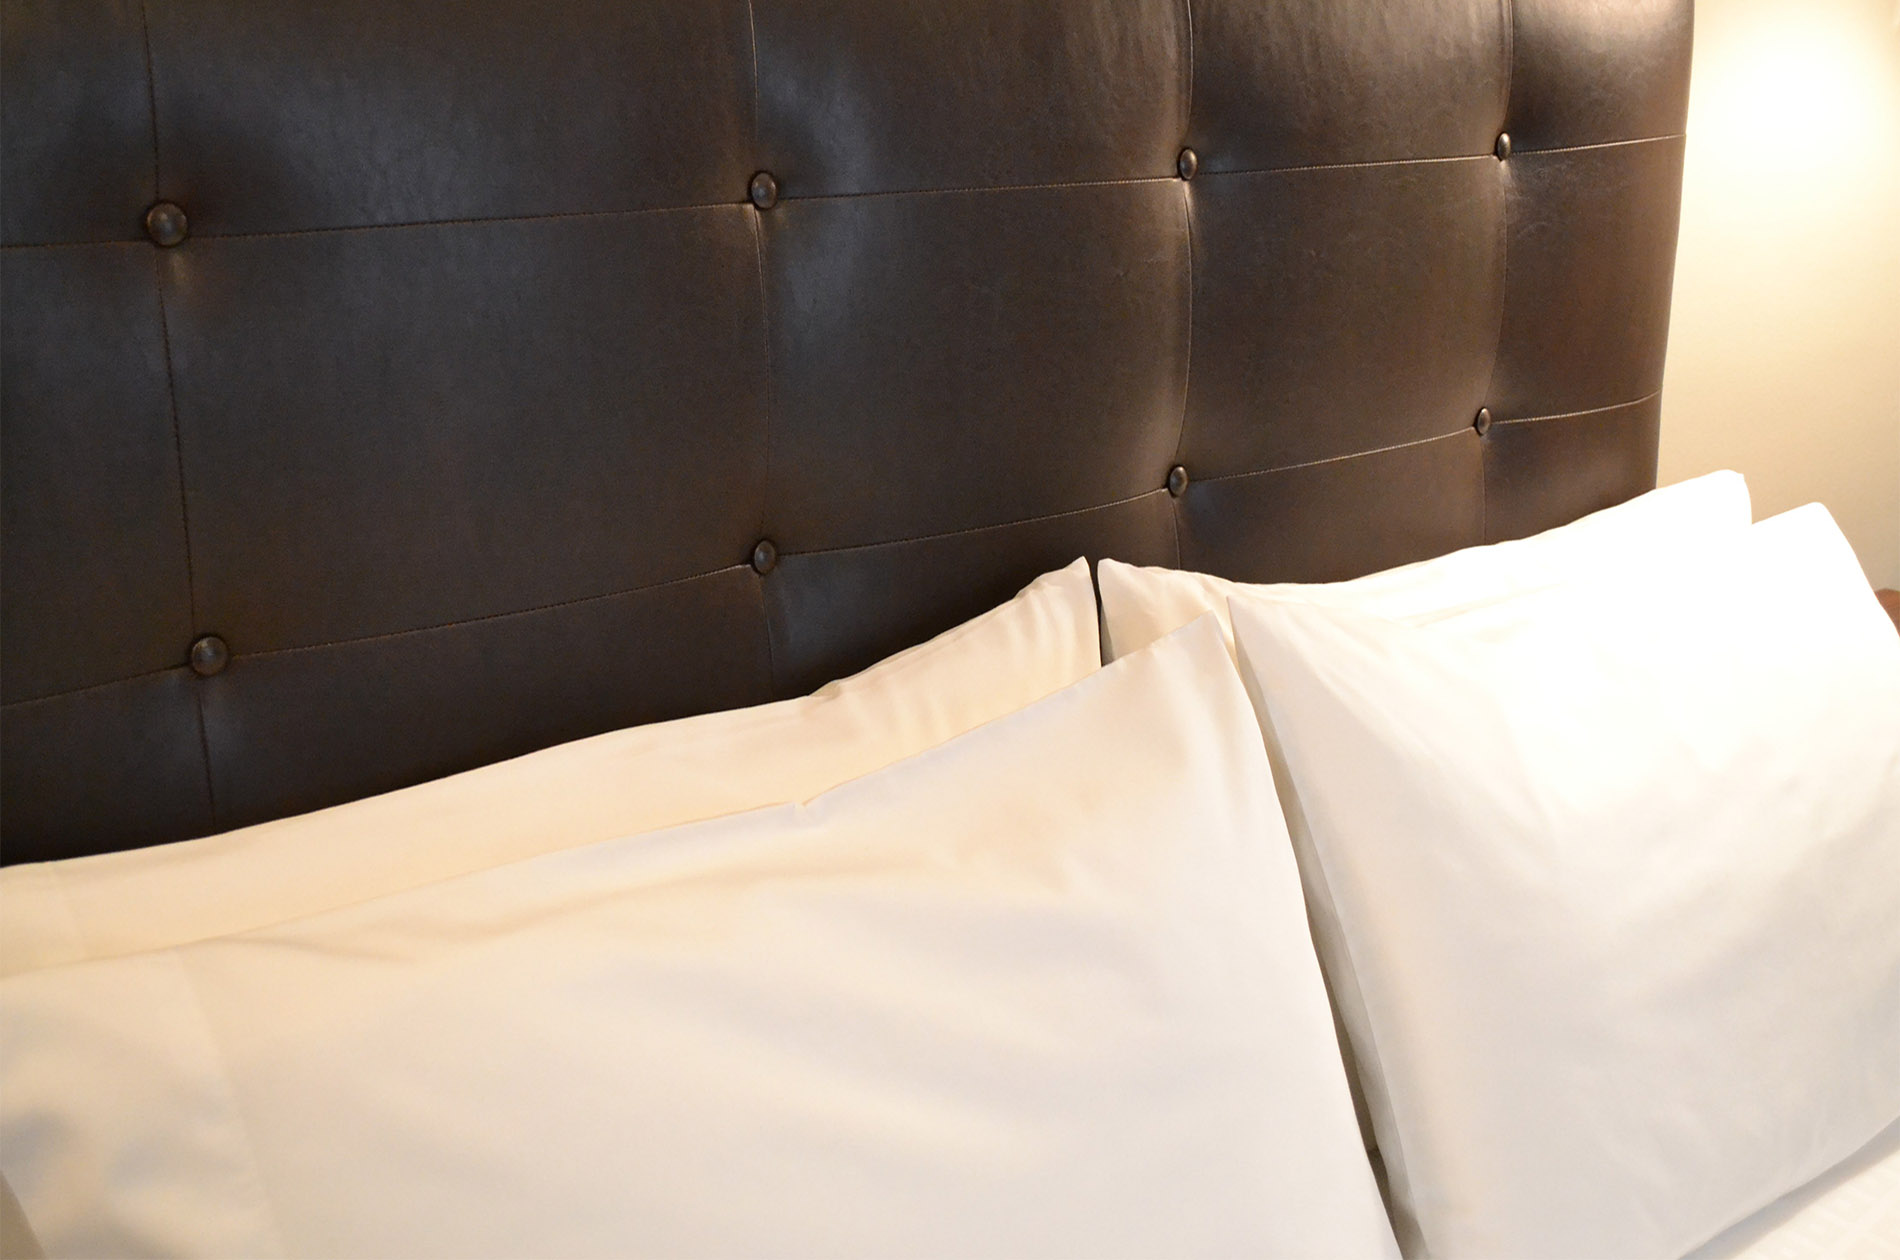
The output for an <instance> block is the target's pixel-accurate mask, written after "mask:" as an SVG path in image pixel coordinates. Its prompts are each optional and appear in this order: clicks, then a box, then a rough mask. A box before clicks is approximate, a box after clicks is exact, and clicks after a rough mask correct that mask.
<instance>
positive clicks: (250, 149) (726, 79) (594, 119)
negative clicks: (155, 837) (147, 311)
mask: <svg viewBox="0 0 1900 1260" xmlns="http://www.w3.org/2000/svg"><path fill="white" fill-rule="evenodd" d="M451 15H452V17H451ZM151 28H152V64H153V71H154V74H155V76H156V93H155V94H156V98H157V105H158V135H159V151H160V156H161V158H162V162H161V168H160V169H161V180H162V194H163V195H164V196H165V197H166V198H168V199H170V200H172V201H176V202H179V203H180V204H181V205H184V206H185V208H186V209H187V210H188V211H189V212H190V214H191V217H192V223H193V231H194V232H195V233H197V234H199V235H204V234H207V233H235V232H286V231H300V230H305V229H309V228H323V227H359V226H364V225H367V224H389V223H416V222H423V221H427V220H444V219H473V218H497V217H504V216H518V215H542V214H574V213H600V212H603V211H617V210H632V209H639V208H645V207H653V206H685V205H702V204H706V203H710V202H733V203H737V202H739V201H741V200H743V199H744V196H745V186H746V181H747V180H748V179H750V178H751V177H752V164H751V157H752V155H751V152H750V149H751V140H752V136H751V132H752V100H751V98H752V82H751V80H752V64H751V48H750V36H749V34H748V30H747V23H746V4H745V0H640V3H638V4H625V3H620V2H619V0H562V2H561V3H559V4H519V3H514V2H512V0H456V3H455V5H454V6H453V9H452V10H445V9H444V8H443V7H442V6H441V5H440V4H434V3H428V2H427V0H334V2H332V3H326V4H322V5H311V4H307V3H300V2H299V0H152V3H151Z"/></svg>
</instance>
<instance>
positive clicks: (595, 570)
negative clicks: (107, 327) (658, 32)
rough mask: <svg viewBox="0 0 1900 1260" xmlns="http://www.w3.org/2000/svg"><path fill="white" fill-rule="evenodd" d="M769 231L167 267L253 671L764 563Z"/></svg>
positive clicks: (727, 229)
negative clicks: (281, 657) (312, 649)
mask: <svg viewBox="0 0 1900 1260" xmlns="http://www.w3.org/2000/svg"><path fill="white" fill-rule="evenodd" d="M751 213H752V212H751V211H750V210H749V209H743V208H740V207H737V206H733V207H719V208H715V209H710V210H692V211H676V212H665V213H647V214H634V215H625V216H601V217H596V218H585V219H561V220H540V221H529V222H513V223H506V222H504V223H482V224H468V225H462V226H459V227H453V228H450V227H426V228H403V229H391V230H379V231H372V232H351V233H311V234H306V235H301V236H295V237H286V238H278V239H270V240H212V241H193V242H191V243H189V244H187V245H185V246H183V247H181V248H180V249H177V250H172V251H168V252H167V253H166V254H165V255H164V260H165V261H166V262H167V263H169V264H174V266H173V267H172V268H170V271H171V274H170V275H169V277H168V282H167V291H168V294H169V298H168V301H169V305H170V310H171V338H172V349H173V352H174V355H175V357H176V371H177V388H178V408H179V419H180V425H181V431H182V436H183V445H184V463H185V470H186V477H187V479H188V485H189V488H190V493H191V514H192V528H193V531H194V534H195V538H194V551H193V556H194V561H195V563H196V566H197V572H198V583H199V588H200V591H201V592H202V594H201V597H200V613H201V618H202V620H203V621H204V622H205V624H204V626H203V627H202V628H203V629H205V630H211V631H216V632H217V633H219V634H221V635H223V636H224V638H225V639H226V640H227V641H228V642H229V643H230V645H231V649H232V651H233V652H235V653H237V654H238V655H239V656H243V655H245V654H247V653H252V652H259V651H267V650H271V649H276V648H285V647H299V646H307V645H310V644H317V643H327V642H331V641H333V640H338V639H349V638H356V637H359V636H362V635H369V634H385V633H390V632H393V631H399V630H413V629H418V628H421V627H424V626H431V625H439V624H442V623H445V622H452V621H459V620H463V619H466V618H469V617H481V616H488V615H491V614H495V613H502V612H511V611H517V610H520V609H523V608H533V607H538V606H541V605H546V604H553V603H558V602H560V601H562V600H572V599H582V598H587V597H590V596H597V595H605V594H609V593H612V592H615V591H623V590H629V589H632V588H635V587H641V586H647V585H651V584H652V583H655V582H660V581H666V580H670V579H674V578H681V577H687V576H690V575H692V574H695V573H705V572H709V571H711V570H714V569H719V568H723V567H725V566H727V565H730V564H736V563H739V562H740V561H741V560H743V558H744V557H745V556H746V554H747V553H748V552H749V551H750V550H751V547H752V544H753V542H754V540H755V538H756V531H757V528H758V518H759V510H760V504H761V502H762V478H763V476H764V454H765V452H764V442H765V428H764V426H765V416H764V380H763V376H762V374H761V373H760V371H759V368H758V360H759V353H760V350H759V347H760V345H761V332H760V327H759V297H758V266H757V258H756V251H755V246H754V241H753V237H752V232H751V225H750V223H749V222H748V219H749V216H750V215H751ZM686 449H690V450H691V451H692V452H693V455H692V459H691V461H690V463H687V464H684V465H682V464H680V463H679V462H677V460H676V459H675V453H676V452H678V451H681V450H686ZM661 540H664V542H662V541H661Z"/></svg>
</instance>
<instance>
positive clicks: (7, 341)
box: [0, 0, 1690, 862]
mask: <svg viewBox="0 0 1900 1260" xmlns="http://www.w3.org/2000/svg"><path fill="white" fill-rule="evenodd" d="M1689 10H1690V5H1689V0H1515V3H1513V2H1512V0H1362V2H1358V3H1340V2H1339V0H750V2H749V3H748V0H637V2H636V0H545V2H543V3H535V4H523V3H520V2H519V0H466V2H464V3H459V4H455V5H447V6H445V5H441V4H435V3H424V2H422V0H332V2H330V3H323V4H318V3H312V2H310V0H145V2H144V3H140V2H139V0H4V10H3V11H4V28H3V29H0V52H3V54H4V67H3V73H4V78H3V80H0V141H3V146H0V166H3V168H4V169H3V175H0V210H3V211H4V215H3V217H4V246H5V249H4V256H3V258H0V302H3V310H0V341H3V342H4V363H3V364H0V371H3V373H4V375H3V376H0V389H3V391H4V441H3V444H0V459H3V463H4V498H3V499H0V507H3V509H4V518H5V519H4V538H3V541H0V576H3V579H4V589H3V590H0V611H3V613H4V646H3V651H0V662H3V669H0V691H3V694H0V701H3V702H4V710H3V712H0V736H3V741H4V748H3V749H0V773H3V775H4V798H3V800H0V826H3V828H4V830H3V832H0V856H3V857H4V859H5V860H7V861H10V862H12V861H24V860H33V859H41V858H51V857H63V856H70V855H75V854H81V853H89V852H95V851H100V850H106V849H114V848H124V847H129V846H135V845H143V844H150V843H153V842H157V841H165V840H174V839H179V838H182V837H186V836H195V835H200V834H204V833H207V832H213V831H218V830H222V829H225V828H229V827H233V826H238V825H241V824H245V823H250V822H256V821H259V820H262V819H268V818H272V817H277V816H280V815H284V814H287V813H292V812H296V811H301V810H307V809H311V808H313V807H317V806H322V805H328V804H331V803H334V802H337V801H342V800H345V799H349V798H352V797H357V796H362V795H365V794H368V793H372V792H377V791H382V790H385V789H389V788H394V787H397V786H400V785H403V784H407V783H412V782H416V781H418V780H422V779H425V778H429V777H433V776H437V775H441V774H444V773H447V772H450V771H454V770H459V769H463V768H466V767H469V766H473V765H476V764H480V763H483V762H487V761H492V760H496V759H498V758H502V757H506V756H510V755H512V754H516V753H521V752H525V751H528V750H530V749H533V748H537V747H541V746H544V745H547V744H551V743H554V742H557V741H561V740H566V739H571V738H575V737H578V736H582V735H587V734H591V733H594V732H597V731H601V730H605V729H609V728H613V727H617V726H623V725H627V724H630V723H638V722H648V721H653V720H657V719H662V718H670V717H676V716H679V715H682V714H688V713H694V712H699V711H704V710H709V709H717V708H723V707H729V706H735V705H745V704H752V703H756V702H759V701H764V700H767V699H770V698H774V697H780V696H787V695H791V694H794V693H797V692H801V691H804V690H807V689H809V688H811V687H813V686H814V685H816V684H818V683H821V682H823V681H824V680H826V679H827V678H831V677H833V676H836V675H839V674H842V673H845V672H848V671H850V670H853V669H855V668H857V667H859V666H862V665H865V664H867V663H869V662H870V661H872V660H874V659H876V658H877V657H879V656H881V655H883V654H885V653H888V652H890V651H892V650H894V649H896V648H899V647H901V646H903V645H905V644H907V643H911V642H914V641H916V640H918V639H921V638H923V637H924V636H927V635H929V634H931V633H933V632H935V631H937V630H940V629H942V628H944V627H945V626H948V625H950V624H952V623H954V622H956V621H958V620H960V619H962V618H964V617H967V616H969V615H972V614H974V613H976V612H977V611H979V610H980V609H982V608H983V607H985V606H987V605H989V604H991V603H994V602H996V601H999V600H1001V599H1003V598H1005V597H1007V596H1008V595H1009V594H1010V593H1011V592H1013V591H1014V590H1016V589H1017V588H1018V587H1020V586H1021V585H1022V584H1023V583H1024V582H1026V581H1027V580H1028V579H1029V578H1031V577H1032V576H1034V575H1035V574H1037V573H1039V572H1041V571H1043V570H1046V569H1049V568H1053V567H1056V566H1058V565H1060V564H1062V563H1065V562H1067V561H1068V560H1071V559H1073V558H1074V557H1075V556H1076V555H1078V554H1088V555H1090V556H1096V557H1099V556H1117V557H1120V558H1122V559H1125V560H1129V561H1133V562H1137V563H1148V564H1167V565H1173V564H1180V565H1184V566H1188V567H1193V568H1198V569H1205V570H1210V571H1213V572H1216V573H1223V574H1227V575H1230V576H1235V577H1240V578H1246V579H1281V578H1289V579H1327V578H1340V577H1345V576H1350V575H1353V574H1357V573H1361V572H1365V571H1368V570H1372V569H1375V568H1381V567H1384V566H1387V565H1391V564H1395V563H1399V562H1401V561H1406V560H1412V559H1417V558H1419V557H1422V556H1426V555H1430V554H1434V553H1438V552H1443V551H1446V550H1450V549H1452V548H1456V547H1461V546H1466V545H1468V544H1472V543H1477V542H1479V541H1481V540H1486V539H1496V538H1503V537H1507V536H1512V535H1519V534H1524V533H1528V532H1531V531H1534V530H1537V529H1541V528H1544V527H1546V526H1549V525H1553V524H1556V523H1558V522H1561V521H1564V520H1566V519H1569V518H1571V517H1574V516H1576V515H1579V514H1581V513H1583V512H1585V511H1588V510H1590V509H1594V508H1597V507H1601V506H1604V505H1606V504H1609V503H1612V502H1615V501H1617V500H1620V499H1623V498H1626V497H1628V496H1630V495H1632V494H1634V493H1636V492H1638V491H1641V490H1644V489H1647V488H1648V487H1650V486H1651V485H1652V484H1653V482H1654V477H1655V455H1656V426H1657V414H1658V411H1657V408H1658V404H1657V390H1658V387H1659V385H1660V382H1661V379H1662V366H1663V347H1664V338H1665V330H1666V324H1667V315H1668V305H1669V289H1670V276H1671V269H1672V265H1673V258H1674V250H1675V235H1676V211H1677V202H1678V197H1679V189H1680V172H1681V160H1682V136H1681V132H1682V125H1683V117H1684V111H1685V105H1686V99H1687V90H1688V56H1689V52H1688V50H1689V30H1690V12H1689ZM1501 133H1507V134H1508V137H1509V139H1508V142H1507V141H1506V140H1504V139H1503V138H1501ZM148 212H149V213H148ZM733 772H734V773H735V774H743V773H745V767H743V766H735V767H733Z"/></svg>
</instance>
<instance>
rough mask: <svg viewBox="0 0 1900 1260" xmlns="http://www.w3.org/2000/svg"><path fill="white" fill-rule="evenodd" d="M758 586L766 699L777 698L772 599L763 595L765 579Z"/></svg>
mask: <svg viewBox="0 0 1900 1260" xmlns="http://www.w3.org/2000/svg"><path fill="white" fill-rule="evenodd" d="M757 586H758V588H759V621H760V623H761V624H763V625H764V626H765V691H766V696H767V698H768V699H773V700H776V699H777V698H778V653H777V652H775V651H773V649H772V601H771V600H769V599H767V598H766V597H765V579H764V578H763V577H761V578H760V579H759V581H758V583H757Z"/></svg>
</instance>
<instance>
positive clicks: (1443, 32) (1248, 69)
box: [1189, 0, 1506, 171]
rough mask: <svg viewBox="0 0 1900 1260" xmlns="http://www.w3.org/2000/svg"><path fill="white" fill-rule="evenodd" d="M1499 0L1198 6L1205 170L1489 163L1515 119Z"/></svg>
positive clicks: (1202, 0)
mask: <svg viewBox="0 0 1900 1260" xmlns="http://www.w3.org/2000/svg"><path fill="white" fill-rule="evenodd" d="M1503 7H1504V6H1502V5H1500V4H1499V3H1497V0H1413V2H1412V3H1407V4H1385V3H1380V4H1366V3H1351V2H1342V0H1273V2H1272V3H1266V4H1262V3H1254V2H1252V0H1192V12H1193V18H1194V88H1193V90H1194V107H1193V108H1194V116H1193V119H1192V120H1191V123H1190V127H1189V143H1190V144H1192V145H1193V146H1194V149H1195V151H1196V152H1197V153H1198V154H1199V155H1200V158H1201V169H1203V170H1214V171H1234V170H1262V169H1271V168H1277V167H1287V166H1318V165H1327V164H1332V163H1340V162H1380V161H1390V160H1392V159H1395V158H1421V157H1449V156H1452V155H1454V154H1477V153H1489V152H1490V151H1491V146H1492V143H1493V142H1494V141H1495V140H1496V138H1497V133H1498V128H1499V127H1500V126H1501V125H1502V123H1503V119H1504V96H1505V90H1506V89H1505V47H1506V44H1505V32H1504V26H1503V21H1504V17H1503Z"/></svg>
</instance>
